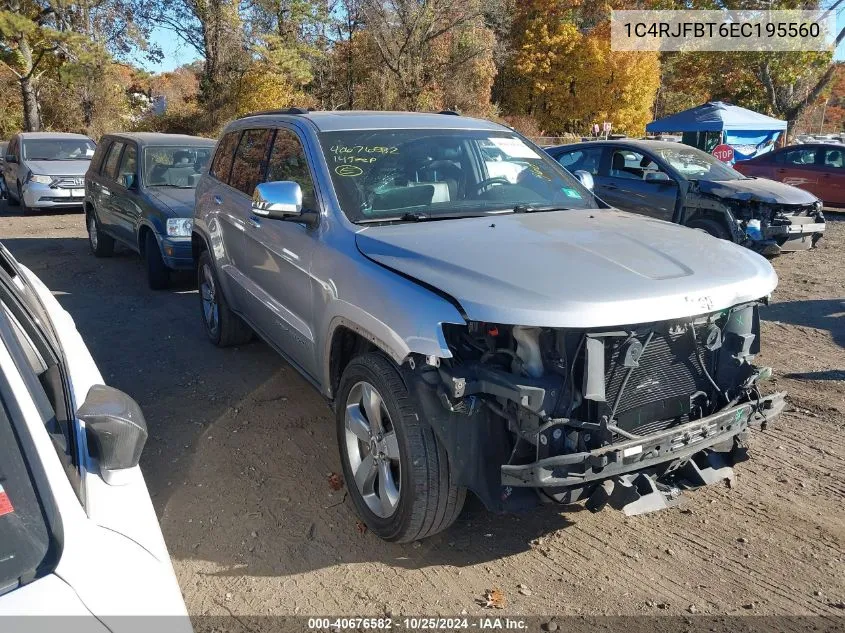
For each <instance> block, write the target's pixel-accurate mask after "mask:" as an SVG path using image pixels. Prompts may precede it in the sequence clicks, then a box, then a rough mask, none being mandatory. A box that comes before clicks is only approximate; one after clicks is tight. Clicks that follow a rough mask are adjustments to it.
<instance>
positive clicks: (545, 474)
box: [501, 391, 786, 488]
mask: <svg viewBox="0 0 845 633" xmlns="http://www.w3.org/2000/svg"><path fill="white" fill-rule="evenodd" d="M785 396H786V393H785V392H782V391H781V392H777V393H774V394H771V395H768V396H765V397H761V398H760V399H759V400H755V401H753V402H747V403H744V404H741V405H738V406H734V407H731V408H729V409H725V410H724V411H720V412H718V413H715V414H713V415H710V416H707V417H706V418H701V419H700V420H696V421H694V422H688V423H686V424H682V425H680V426H676V427H673V428H671V429H666V430H665V431H659V432H657V433H653V434H651V435H647V436H644V437H642V438H636V439H631V440H626V441H624V442H618V443H616V444H612V445H609V446H604V447H602V448H598V449H595V450H593V451H589V452H582V453H570V454H566V455H555V456H553V457H546V458H544V459H540V460H538V461H536V462H534V463H532V464H520V465H510V464H506V465H503V466H502V468H501V470H502V486H511V487H529V488H567V487H583V486H585V485H588V484H591V483H597V482H600V481H603V480H606V479H610V478H613V477H617V476H619V475H624V474H627V473H631V472H634V471H639V470H645V469H648V468H651V467H655V466H659V465H661V464H666V463H667V462H676V461H678V462H679V461H683V460H688V459H689V458H690V457H692V456H693V455H694V454H696V453H698V452H699V451H702V450H704V449H706V448H710V447H713V446H716V445H719V444H723V443H725V442H726V441H728V440H731V439H733V438H734V437H735V436H737V435H739V434H740V433H742V432H743V431H745V430H746V429H747V428H748V427H749V426H758V427H759V426H764V425H765V424H766V423H767V422H768V421H769V420H771V419H773V418H774V417H776V416H777V415H778V414H780V412H781V411H782V410H783V408H784V406H785V400H784V397H785Z"/></svg>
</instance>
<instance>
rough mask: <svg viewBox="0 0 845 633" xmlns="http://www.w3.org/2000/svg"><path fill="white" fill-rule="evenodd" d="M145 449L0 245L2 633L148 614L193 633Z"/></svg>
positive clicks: (125, 413)
mask: <svg viewBox="0 0 845 633" xmlns="http://www.w3.org/2000/svg"><path fill="white" fill-rule="evenodd" d="M80 403H81V404H80ZM146 437H147V429H146V423H145V422H144V417H143V415H142V414H141V410H140V408H139V407H138V405H137V404H136V403H135V401H134V400H132V399H131V398H130V397H129V396H127V395H126V394H124V393H122V392H120V391H118V390H116V389H113V388H111V387H107V386H105V385H104V384H103V378H102V376H101V375H100V372H99V370H98V369H97V366H96V365H95V364H94V360H93V359H92V358H91V355H90V353H89V352H88V349H87V347H86V346H85V343H84V342H83V340H82V338H81V337H80V335H79V332H77V330H76V327H75V325H74V323H73V319H72V318H71V317H70V315H69V314H68V313H67V312H65V310H63V309H62V307H61V306H60V305H59V304H58V302H57V301H56V299H55V298H54V297H53V296H52V294H51V293H50V291H49V290H48V289H47V288H46V287H45V286H44V284H42V283H41V281H40V280H39V279H38V278H37V277H36V276H35V275H34V274H33V273H32V272H31V271H29V270H28V269H26V268H25V267H23V266H21V265H20V264H18V263H17V262H16V261H15V260H14V258H13V257H12V256H11V254H10V253H9V251H8V250H6V249H5V247H3V246H2V245H0V616H2V618H0V621H2V622H3V624H2V625H0V628H4V629H5V628H7V626H6V625H9V624H10V622H14V616H32V615H42V616H48V615H62V616H69V615H73V616H85V618H86V619H85V620H78V621H77V623H80V624H82V626H81V627H79V628H77V629H75V630H91V631H105V630H111V631H120V630H126V629H127V627H128V628H132V627H135V628H137V625H138V621H137V620H136V619H134V618H128V617H125V616H137V615H142V614H143V615H163V616H171V617H168V618H164V619H162V620H161V624H162V625H163V626H164V628H166V630H168V631H171V630H175V631H191V624H190V620H189V619H188V617H187V612H186V610H185V604H184V602H183V599H182V595H181V593H180V591H179V586H178V584H177V582H176V577H175V575H174V573H173V567H172V565H171V563H170V557H169V556H168V554H167V548H166V546H165V544H164V539H163V538H162V535H161V530H160V528H159V525H158V521H157V519H156V515H155V511H154V510H153V506H152V502H151V501H150V496H149V493H148V492H147V487H146V484H145V483H144V478H143V476H142V474H141V471H140V469H139V468H138V459H139V458H140V454H141V450H142V449H143V446H144V442H145V441H146ZM9 616H12V618H11V619H9ZM18 624H20V625H21V626H27V625H28V624H32V621H31V620H26V621H24V620H21V621H20V622H19V623H18ZM157 627H158V624H157ZM16 628H19V627H17V626H16V625H15V624H12V625H10V626H8V629H9V630H13V629H16Z"/></svg>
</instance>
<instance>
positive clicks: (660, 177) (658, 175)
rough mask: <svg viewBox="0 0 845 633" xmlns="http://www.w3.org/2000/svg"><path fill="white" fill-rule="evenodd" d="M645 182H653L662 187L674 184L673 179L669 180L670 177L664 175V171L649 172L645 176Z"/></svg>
mask: <svg viewBox="0 0 845 633" xmlns="http://www.w3.org/2000/svg"><path fill="white" fill-rule="evenodd" d="M644 180H645V182H653V183H657V184H661V185H665V184H668V183H670V182H673V181H672V179H671V178H669V175H668V174H664V173H663V172H662V171H648V172H646V174H645V178H644Z"/></svg>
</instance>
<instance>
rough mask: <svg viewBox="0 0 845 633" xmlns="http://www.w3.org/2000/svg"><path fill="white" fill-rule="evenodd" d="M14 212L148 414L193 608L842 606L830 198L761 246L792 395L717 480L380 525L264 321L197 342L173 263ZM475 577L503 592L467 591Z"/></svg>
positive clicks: (832, 609)
mask: <svg viewBox="0 0 845 633" xmlns="http://www.w3.org/2000/svg"><path fill="white" fill-rule="evenodd" d="M16 213H17V209H16V208H9V209H5V210H4V209H3V208H2V207H0V239H2V240H3V242H4V243H5V244H6V246H7V247H9V249H10V250H11V251H12V253H13V254H14V255H15V256H16V257H17V258H18V259H19V260H20V261H21V262H22V263H24V264H25V265H27V266H29V267H30V268H31V269H33V270H34V271H35V272H36V273H37V274H38V275H39V276H40V277H41V279H42V280H43V281H44V282H45V283H46V284H47V286H48V287H49V288H51V289H52V290H53V291H54V292H55V294H56V295H57V296H58V299H59V301H60V302H61V304H62V305H63V306H64V307H65V308H66V309H67V310H68V311H69V312H70V313H71V315H72V316H73V318H74V319H75V321H76V324H77V327H78V328H79V330H80V331H81V332H82V335H83V337H84V338H85V340H86V341H87V343H88V345H89V347H90V349H91V352H92V353H93V356H94V358H95V360H96V361H97V363H98V364H99V366H100V369H101V371H102V373H103V375H104V376H105V378H106V380H107V381H108V382H109V383H110V384H112V385H114V386H115V387H118V388H120V389H123V390H124V391H126V392H127V393H129V394H130V395H132V396H133V397H134V398H135V399H136V400H137V401H138V402H139V403H140V404H141V406H142V408H143V410H144V412H145V414H146V416H147V420H148V424H149V427H150V439H149V442H148V444H147V447H146V450H145V453H144V456H143V458H142V462H141V464H142V467H143V470H144V473H145V476H146V478H147V483H148V485H149V487H150V491H151V493H152V495H153V501H154V503H155V505H156V509H157V511H158V513H159V516H160V518H161V525H162V529H163V532H164V536H165V539H166V540H167V544H168V546H169V548H170V553H171V555H172V558H173V564H174V567H175V569H176V573H177V575H178V577H179V581H180V583H181V586H182V591H183V593H184V595H185V600H186V602H187V605H188V609H189V611H190V612H191V614H192V615H194V616H203V615H223V616H225V615H232V614H234V615H237V616H251V615H271V614H272V615H293V614H306V615H325V614H333V615H361V616H364V615H366V616H381V615H384V614H386V613H389V614H392V615H394V616H397V617H398V616H399V615H412V614H413V615H420V614H424V615H436V614H441V615H448V616H457V615H459V614H462V613H466V614H469V615H478V614H485V615H503V614H510V615H523V616H527V615H543V616H550V615H552V614H554V615H590V616H599V615H679V614H690V613H697V614H719V615H788V614H789V615H818V616H823V617H822V618H819V622H831V621H834V620H833V618H836V616H840V619H838V621H839V622H840V623H841V622H842V620H841V616H845V603H844V602H845V512H843V507H845V503H843V495H844V494H845V441H844V440H843V437H845V435H843V430H845V429H843V425H844V424H845V423H844V422H843V419H845V415H843V414H845V303H844V302H845V221H843V220H842V219H840V218H832V219H831V221H830V222H829V224H828V235H827V237H826V238H825V239H824V240H822V242H821V244H820V246H819V248H817V249H815V250H814V251H810V252H802V253H795V254H789V255H784V256H781V257H779V258H777V259H776V260H775V261H774V265H775V267H776V268H777V271H778V274H779V275H780V279H781V282H780V285H779V287H778V289H777V291H776V293H775V295H774V302H773V304H772V305H771V306H770V307H768V308H766V309H765V310H764V312H763V319H764V323H763V353H762V355H761V357H759V359H758V361H759V363H762V364H768V365H772V366H773V367H774V368H775V379H774V388H777V389H786V390H788V391H789V394H790V395H789V403H790V404H789V407H788V411H787V412H786V413H785V414H784V415H782V416H781V417H780V418H779V419H778V420H777V421H776V422H775V424H773V425H772V426H770V427H769V429H768V430H767V431H765V432H763V433H757V434H756V435H755V436H754V438H753V441H752V444H751V450H750V455H751V459H750V460H749V461H746V462H744V463H742V464H739V465H738V466H737V467H736V473H737V483H736V486H735V487H734V488H732V489H728V488H727V487H721V486H711V487H708V488H704V489H699V490H697V491H693V492H691V493H687V494H686V495H685V503H684V504H683V505H681V506H680V507H678V508H673V509H670V510H666V511H663V512H660V513H655V514H650V515H645V516H640V517H634V518H626V517H625V516H624V515H623V514H621V513H620V512H616V511H613V510H610V509H607V510H605V511H602V512H600V513H597V514H591V513H590V512H588V511H586V510H584V509H583V508H581V507H579V506H573V507H569V508H566V511H562V510H561V508H554V507H546V508H543V509H541V510H538V511H536V512H533V513H530V514H527V515H521V516H495V515H491V514H488V513H487V512H486V511H485V510H484V509H483V507H482V506H481V505H480V504H479V503H478V502H477V501H476V500H470V501H469V502H468V504H467V507H466V509H465V511H464V513H463V514H462V516H461V517H460V519H459V520H458V522H457V524H456V525H455V526H454V527H453V528H452V529H450V530H449V531H448V532H446V533H444V534H441V535H438V536H436V537H434V538H432V539H429V540H426V541H424V542H422V543H414V544H411V545H391V544H386V543H383V542H381V541H379V540H378V539H377V538H375V537H374V536H373V535H372V534H369V533H365V532H363V531H362V530H361V529H360V527H359V525H358V524H357V521H356V517H355V514H354V511H353V508H352V504H351V501H350V500H349V499H348V498H347V497H346V495H345V493H344V491H343V490H340V491H333V490H332V489H331V487H330V485H329V481H328V478H329V475H330V474H331V473H334V472H339V471H340V465H339V461H338V453H337V448H336V442H335V437H334V424H333V418H332V415H331V413H330V411H329V408H328V406H327V405H326V404H325V402H324V401H323V400H322V399H321V397H320V396H319V395H318V394H317V393H316V392H315V391H314V390H313V389H312V388H311V387H310V386H309V385H308V383H306V382H305V380H303V379H302V378H300V377H299V375H298V374H297V373H296V372H295V371H294V370H292V369H291V368H290V367H288V366H286V365H285V363H284V362H283V361H282V360H281V359H280V358H279V357H278V356H276V355H275V354H274V353H273V352H272V351H271V350H270V349H269V348H268V347H267V346H266V345H264V344H263V343H260V342H256V343H252V344H249V345H246V346H244V347H241V348H237V349H227V350H219V349H216V348H214V347H212V346H211V345H210V344H209V343H207V342H206V340H205V335H204V333H203V331H202V329H201V323H200V317H199V300H198V298H197V293H196V290H195V288H194V287H193V286H192V283H191V281H192V280H191V278H190V276H188V277H186V278H184V279H183V280H181V282H180V283H179V285H177V286H176V287H175V288H173V289H171V290H169V291H165V292H154V291H151V290H148V289H147V286H146V283H145V279H144V274H143V270H142V267H141V262H140V260H139V258H138V257H137V256H136V255H133V254H131V253H128V252H120V253H119V254H118V255H116V256H115V257H114V258H112V259H107V260H100V259H95V258H94V257H93V256H92V255H91V254H90V252H89V250H88V244H87V241H86V233H85V228H84V221H83V216H82V215H81V214H75V213H73V214H62V215H41V216H32V217H20V216H19V215H16ZM842 217H843V218H845V216H842ZM493 588H498V589H500V590H501V591H502V592H503V593H504V596H505V601H506V602H505V609H504V610H502V611H495V612H494V611H491V610H489V609H485V608H484V607H483V606H481V605H480V604H479V599H480V598H482V596H483V595H484V594H485V592H486V591H488V590H490V589H493ZM203 622H205V621H204V620H202V619H201V618H199V617H198V618H197V620H196V622H195V623H196V624H197V628H198V629H202V628H204V625H203ZM244 626H246V625H244Z"/></svg>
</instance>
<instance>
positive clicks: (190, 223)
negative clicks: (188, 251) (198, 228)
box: [167, 218, 194, 237]
mask: <svg viewBox="0 0 845 633" xmlns="http://www.w3.org/2000/svg"><path fill="white" fill-rule="evenodd" d="M193 228H194V220H193V218H170V219H169V220H167V236H168V237H190V236H191V229H193Z"/></svg>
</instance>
